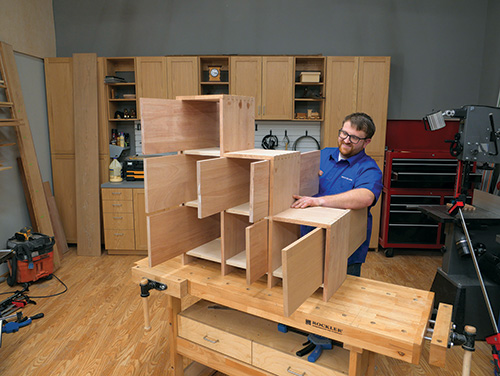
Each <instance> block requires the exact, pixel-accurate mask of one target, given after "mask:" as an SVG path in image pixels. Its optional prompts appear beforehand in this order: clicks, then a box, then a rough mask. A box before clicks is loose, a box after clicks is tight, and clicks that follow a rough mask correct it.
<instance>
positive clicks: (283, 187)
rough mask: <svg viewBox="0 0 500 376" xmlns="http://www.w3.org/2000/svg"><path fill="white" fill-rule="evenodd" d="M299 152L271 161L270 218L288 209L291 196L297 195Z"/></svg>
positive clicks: (291, 199)
mask: <svg viewBox="0 0 500 376" xmlns="http://www.w3.org/2000/svg"><path fill="white" fill-rule="evenodd" d="M299 186H300V152H296V153H288V154H283V155H278V156H276V157H274V158H273V159H271V173H270V190H269V208H270V210H269V211H270V213H269V215H270V216H273V215H275V214H278V213H281V212H282V211H285V210H286V209H289V208H290V205H291V204H292V203H293V201H294V199H293V195H294V194H298V193H299Z"/></svg>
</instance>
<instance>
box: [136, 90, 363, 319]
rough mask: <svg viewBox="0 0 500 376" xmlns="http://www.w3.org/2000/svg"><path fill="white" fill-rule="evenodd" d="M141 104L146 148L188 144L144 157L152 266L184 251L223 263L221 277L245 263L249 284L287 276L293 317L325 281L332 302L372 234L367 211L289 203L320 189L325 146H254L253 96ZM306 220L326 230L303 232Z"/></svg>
mask: <svg viewBox="0 0 500 376" xmlns="http://www.w3.org/2000/svg"><path fill="white" fill-rule="evenodd" d="M141 108H142V139H143V152H144V153H145V154H157V153H167V152H173V151H182V154H176V155H167V156H162V157H157V158H147V159H146V160H145V189H146V213H147V216H148V226H149V231H148V233H149V246H148V249H149V264H150V266H151V267H152V266H154V265H157V264H160V263H162V262H164V261H167V260H169V259H171V258H173V257H175V256H178V255H181V254H182V255H183V259H184V262H189V261H190V260H191V257H193V256H197V257H202V258H206V259H209V260H211V261H217V262H220V263H221V273H222V275H226V274H228V273H230V272H231V271H232V270H233V268H235V267H236V268H246V279H247V282H248V283H249V284H250V283H252V282H254V281H256V280H257V279H259V278H261V277H263V276H265V275H266V273H267V274H268V285H269V287H270V288H271V287H272V286H274V285H275V284H276V283H277V282H278V281H279V279H278V278H277V275H280V276H282V279H283V286H284V289H285V292H286V293H285V314H286V315H290V314H291V313H292V312H293V311H294V310H295V309H296V308H297V307H298V306H300V304H302V302H303V301H304V300H305V299H306V298H307V297H308V296H309V295H310V294H312V293H313V292H314V291H315V290H317V289H318V288H319V287H320V286H321V285H322V284H323V286H324V288H323V292H324V293H323V296H324V299H325V300H328V299H329V298H330V297H331V296H332V294H333V293H334V292H335V291H336V289H337V288H338V287H339V286H340V285H341V284H342V282H343V281H344V279H345V277H346V268H347V258H348V256H349V255H350V254H352V252H353V251H354V250H355V249H356V248H357V247H358V246H359V245H360V244H361V243H362V242H363V241H364V234H365V232H364V231H365V229H366V228H364V227H363V226H353V224H354V223H356V222H357V223H365V222H366V210H357V211H352V210H341V209H331V208H307V209H290V205H291V204H292V202H293V197H292V195H293V194H296V193H297V192H298V193H299V194H309V195H312V194H314V193H316V192H317V189H318V175H317V173H315V172H317V171H318V170H319V152H317V151H315V152H312V153H304V154H301V153H300V152H296V151H276V150H263V149H252V147H253V143H254V113H255V112H254V99H253V98H249V97H238V96H226V95H213V96H194V97H181V98H178V100H160V99H141ZM173 114H175V116H173ZM214 147H219V148H220V152H219V154H218V155H215V156H214V151H213V148H214ZM193 148H194V149H198V150H196V151H193V150H192V149H193ZM203 148H209V149H208V150H207V151H206V152H205V151H204V150H203ZM200 149H202V150H200ZM205 150H206V149H205ZM300 225H311V226H314V227H317V229H316V230H314V231H313V232H312V233H311V234H308V235H307V236H304V237H303V238H300V235H299V229H300ZM205 253H206V255H204V254H205ZM311 255H314V256H311ZM282 265H283V267H282V272H281V273H280V272H279V271H277V270H278V269H280V267H281V266H282ZM304 271H307V272H308V275H313V276H314V278H303V277H304V275H303V274H304Z"/></svg>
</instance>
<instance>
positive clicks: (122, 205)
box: [113, 204, 123, 206]
mask: <svg viewBox="0 0 500 376" xmlns="http://www.w3.org/2000/svg"><path fill="white" fill-rule="evenodd" d="M113 206H123V204H113Z"/></svg>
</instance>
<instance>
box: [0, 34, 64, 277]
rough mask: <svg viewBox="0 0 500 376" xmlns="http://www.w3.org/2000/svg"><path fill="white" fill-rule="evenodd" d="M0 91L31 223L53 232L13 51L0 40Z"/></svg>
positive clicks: (58, 260)
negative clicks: (12, 130)
mask: <svg viewBox="0 0 500 376" xmlns="http://www.w3.org/2000/svg"><path fill="white" fill-rule="evenodd" d="M0 92H3V93H4V97H5V102H0V112H1V113H3V118H0V126H11V127H14V128H15V130H16V135H17V144H18V147H19V154H20V156H21V161H22V165H23V170H24V177H25V180H26V185H27V188H28V190H29V197H30V199H31V204H32V206H33V212H34V219H35V222H36V224H34V225H36V228H37V229H38V231H39V232H41V233H42V234H46V235H50V236H53V235H54V229H53V226H52V222H51V219H50V213H49V207H48V205H47V200H46V198H45V193H44V188H43V182H42V176H41V174H40V167H39V165H38V159H37V156H36V151H35V145H34V143H33V137H32V135H31V129H30V125H29V121H28V116H27V113H26V107H25V105H24V99H23V94H22V90H21V82H20V80H19V74H18V72H17V65H16V61H15V59H14V51H13V49H12V46H11V45H9V44H7V43H4V42H0ZM60 249H61V248H60V246H59V245H58V244H57V243H56V244H55V245H54V269H56V270H57V269H58V268H59V266H60V264H61V256H62V254H61V251H60Z"/></svg>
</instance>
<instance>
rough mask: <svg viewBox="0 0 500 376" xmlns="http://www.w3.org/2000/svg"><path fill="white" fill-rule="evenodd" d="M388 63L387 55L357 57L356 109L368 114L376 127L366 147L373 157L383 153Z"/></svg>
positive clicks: (389, 61)
mask: <svg viewBox="0 0 500 376" xmlns="http://www.w3.org/2000/svg"><path fill="white" fill-rule="evenodd" d="M390 65H391V58H390V57H388V56H375V57H370V56H362V57H360V58H359V77H358V95H357V106H356V109H357V111H361V112H366V113H367V114H369V115H370V116H371V117H372V119H373V121H374V122H375V126H376V127H377V132H376V133H375V136H374V137H373V139H372V141H371V142H370V144H368V146H367V147H366V152H367V153H368V155H371V156H373V157H375V156H377V157H378V156H383V155H384V149H385V131H386V127H387V103H388V97H389V71H390Z"/></svg>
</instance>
